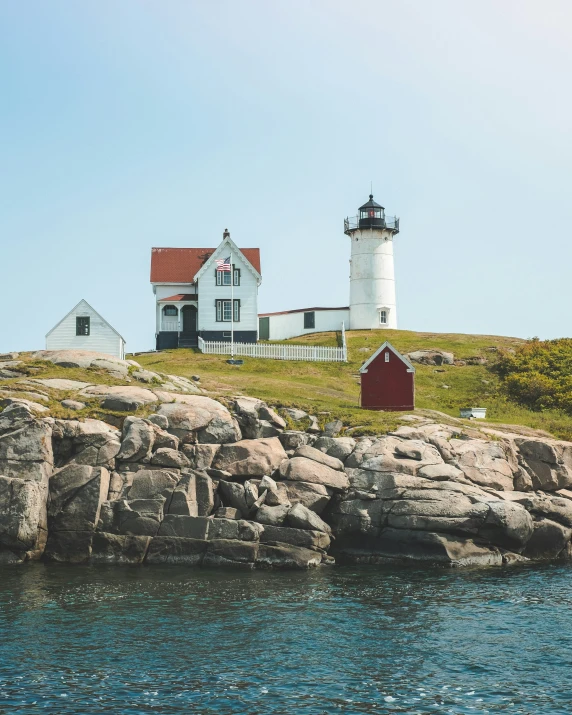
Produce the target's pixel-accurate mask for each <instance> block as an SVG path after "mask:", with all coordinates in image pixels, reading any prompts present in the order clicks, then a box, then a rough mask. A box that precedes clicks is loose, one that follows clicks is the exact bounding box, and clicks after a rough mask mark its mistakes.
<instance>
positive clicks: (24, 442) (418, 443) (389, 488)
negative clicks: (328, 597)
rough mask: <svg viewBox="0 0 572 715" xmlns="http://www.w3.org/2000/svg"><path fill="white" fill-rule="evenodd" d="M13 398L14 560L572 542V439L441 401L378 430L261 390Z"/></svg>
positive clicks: (476, 551)
mask: <svg viewBox="0 0 572 715" xmlns="http://www.w3.org/2000/svg"><path fill="white" fill-rule="evenodd" d="M133 389H135V390H136V389H139V388H133ZM102 399H107V398H106V397H105V396H104V397H102ZM5 404H6V406H5V408H4V410H3V411H2V412H1V413H0V475H2V476H0V563H3V564H9V563H18V562H22V561H26V560H31V559H40V558H43V559H45V560H47V561H54V562H67V563H78V564H79V563H123V564H139V563H149V564H151V563H181V564H189V565H202V566H223V565H232V566H242V567H244V568H254V567H258V568H308V567H310V566H317V565H319V564H323V563H333V561H334V557H335V559H336V560H337V561H338V563H340V562H341V563H344V562H353V563H356V562H357V563H380V562H391V561H395V560H399V561H413V562H415V561H421V562H433V563H439V564H448V565H481V564H482V565H500V564H503V563H510V562H514V561H524V560H529V559H532V560H537V559H554V558H569V557H570V556H571V555H572V549H571V547H570V537H571V534H572V490H571V491H569V488H570V487H571V486H572V444H571V443H567V442H558V441H555V440H550V439H545V438H539V437H528V436H522V435H516V434H507V433H494V432H493V431H489V432H488V433H484V432H483V433H482V434H481V436H474V435H473V436H467V434H464V433H463V430H462V429H461V428H457V427H452V426H448V425H444V424H436V423H434V422H431V421H429V420H423V419H421V420H417V421H415V422H414V423H413V422H412V423H410V424H407V425H404V426H403V427H401V428H399V429H398V430H397V431H396V432H394V433H392V434H389V435H383V436H380V437H378V438H371V437H363V438H357V439H353V438H351V437H344V436H341V437H339V436H338V437H335V436H326V435H324V434H320V433H319V429H318V428H317V427H316V426H315V425H314V426H313V427H311V428H310V430H311V433H310V432H305V431H301V430H300V431H297V430H291V429H286V423H285V421H284V419H283V417H282V416H280V415H279V414H278V413H277V412H276V411H275V410H273V409H271V408H269V407H268V406H267V405H265V404H264V403H263V402H261V401H259V400H255V399H251V398H244V397H241V398H237V399H236V400H235V401H234V402H233V404H232V405H231V408H230V409H229V408H227V407H226V406H224V405H223V404H221V403H220V402H217V401H215V400H213V399H211V398H210V397H207V396H205V395H197V394H192V395H190V394H178V393H165V392H163V393H162V396H161V400H160V401H158V403H157V404H156V405H154V407H153V409H154V412H153V413H152V414H150V415H149V417H148V418H141V417H136V416H132V415H130V416H127V417H125V419H124V421H123V425H122V428H121V429H117V428H116V427H114V426H111V425H109V424H106V423H105V422H103V421H100V420H95V419H85V420H83V421H80V420H74V419H66V420H64V419H55V418H53V417H50V416H45V415H44V414H43V413H42V411H38V410H37V409H34V405H33V403H30V402H29V401H25V400H18V399H11V400H5ZM294 413H295V411H294ZM295 416H296V415H295V414H294V417H295ZM330 431H331V432H335V429H334V430H330Z"/></svg>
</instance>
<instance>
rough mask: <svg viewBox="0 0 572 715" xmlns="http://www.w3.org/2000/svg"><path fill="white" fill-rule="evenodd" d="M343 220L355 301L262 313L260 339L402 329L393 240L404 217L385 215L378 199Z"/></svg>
mask: <svg viewBox="0 0 572 715" xmlns="http://www.w3.org/2000/svg"><path fill="white" fill-rule="evenodd" d="M358 211H359V214H358V215H357V216H355V217H353V218H346V219H345V221H344V233H345V234H346V236H349V237H350V238H351V242H352V243H351V259H350V305H349V307H348V308H305V309H302V310H286V311H282V312H279V313H261V314H260V315H259V334H260V339H261V340H288V339H289V338H295V337H297V336H299V335H307V334H308V333H322V332H330V331H336V330H341V327H342V323H343V324H344V327H345V329H346V330H376V329H385V328H397V301H396V298H395V270H394V265H393V239H394V237H395V236H396V235H397V234H398V233H399V219H398V218H396V217H395V216H386V215H385V209H384V208H383V206H381V205H380V204H378V203H376V202H375V201H374V200H373V194H370V196H369V201H367V202H366V203H365V204H363V206H360V207H359V209H358Z"/></svg>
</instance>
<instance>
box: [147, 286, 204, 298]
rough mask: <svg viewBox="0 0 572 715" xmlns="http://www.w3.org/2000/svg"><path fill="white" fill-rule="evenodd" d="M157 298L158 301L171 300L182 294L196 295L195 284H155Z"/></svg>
mask: <svg viewBox="0 0 572 715" xmlns="http://www.w3.org/2000/svg"><path fill="white" fill-rule="evenodd" d="M153 287H154V289H155V296H156V298H157V300H163V298H169V297H170V296H172V295H180V294H181V293H194V292H195V284H194V283H155V284H154V286H153Z"/></svg>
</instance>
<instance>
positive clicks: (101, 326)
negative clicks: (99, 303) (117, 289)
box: [46, 299, 125, 360]
mask: <svg viewBox="0 0 572 715" xmlns="http://www.w3.org/2000/svg"><path fill="white" fill-rule="evenodd" d="M46 350H91V351H93V352H98V353H106V354H107V355H113V356H114V357H117V358H120V359H121V360H124V359H125V340H124V339H123V337H122V336H121V335H120V334H119V333H118V332H117V330H115V328H114V327H112V326H111V325H110V324H109V323H108V322H107V320H105V318H103V317H102V316H101V315H100V314H99V313H98V312H97V311H96V310H94V308H92V307H91V305H90V304H89V303H88V302H87V301H86V300H83V299H82V300H80V302H79V303H78V304H77V305H76V306H75V308H73V309H72V310H70V312H69V313H68V314H67V315H66V316H65V317H64V318H62V319H61V320H60V322H59V323H58V324H57V325H55V326H54V327H53V328H52V329H51V330H50V332H49V333H48V334H47V335H46Z"/></svg>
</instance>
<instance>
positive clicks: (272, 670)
mask: <svg viewBox="0 0 572 715" xmlns="http://www.w3.org/2000/svg"><path fill="white" fill-rule="evenodd" d="M571 575H572V570H571V569H570V567H568V566H566V565H558V566H555V565H548V566H542V567H538V568H526V567H525V568H517V569H516V568H515V569H506V570H502V569H491V570H485V571H478V570H474V571H473V570H465V571H444V570H424V571H421V570H407V569H398V570H395V569H393V570H392V569H389V568H385V569H381V568H380V569H374V568H343V569H342V568H339V569H321V570H318V571H314V572H309V573H295V574H290V573H289V574H280V573H272V572H266V573H265V572H255V573H244V572H232V571H228V572H212V571H206V570H205V571H202V570H188V569H178V568H172V567H169V568H167V567H165V568H162V567H157V568H133V569H120V568H104V567H101V568H96V567H92V568H79V567H75V568H73V567H64V566H61V567H60V566H47V565H41V564H36V565H30V566H26V567H23V568H13V569H10V568H8V569H6V568H5V569H4V570H3V572H2V579H1V582H0V713H4V712H6V713H10V714H12V713H17V714H24V713H25V714H26V715H27V714H28V713H40V712H45V713H62V714H63V715H66V714H68V713H69V714H70V715H71V714H73V715H77V714H78V713H82V714H83V713H89V714H90V715H91V714H92V713H93V714H98V713H114V714H118V713H121V714H123V715H131V714H133V715H140V714H141V713H201V715H214V714H220V713H225V714H227V713H228V714H229V715H230V714H234V713H237V714H240V715H244V714H245V713H268V714H269V715H284V714H285V713H289V714H291V713H294V714H296V715H297V714H300V715H327V714H329V713H407V714H408V715H415V714H419V715H424V714H425V713H453V714H454V715H464V714H465V713H466V714H471V715H474V714H475V715H479V714H481V713H511V714H512V713H514V714H517V713H522V714H523V715H524V714H530V713H535V714H536V713H541V714H543V715H544V714H546V715H552V714H554V715H560V714H562V715H564V714H566V715H569V713H570V712H572V709H571V708H570V705H569V702H570V697H569V695H568V680H569V678H568V669H569V666H568V664H569V662H570V661H571V659H572V634H570V628H569V624H570V622H571V617H572V585H571V584H572V580H571Z"/></svg>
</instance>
